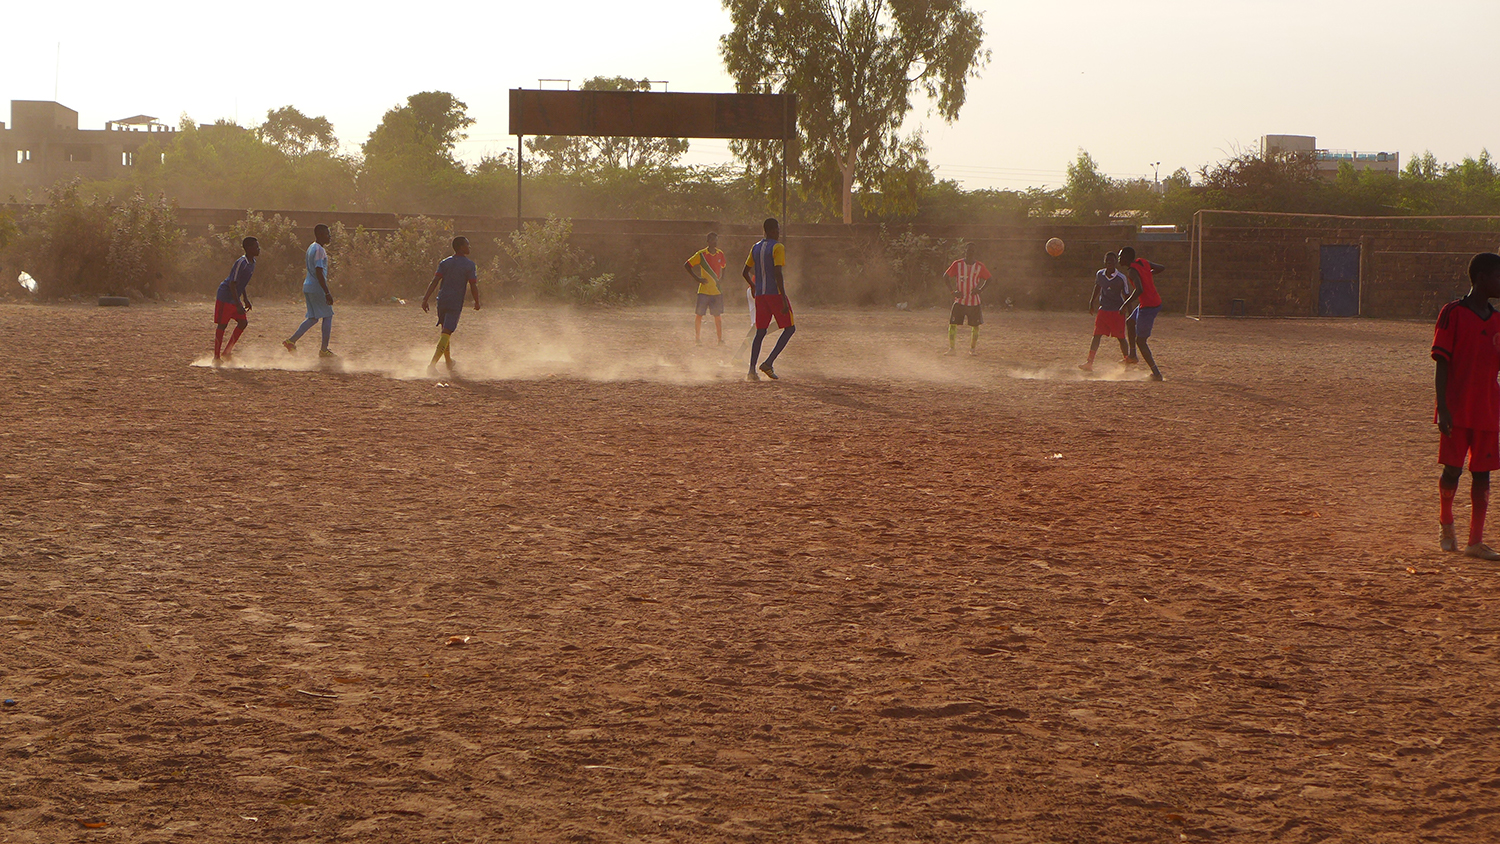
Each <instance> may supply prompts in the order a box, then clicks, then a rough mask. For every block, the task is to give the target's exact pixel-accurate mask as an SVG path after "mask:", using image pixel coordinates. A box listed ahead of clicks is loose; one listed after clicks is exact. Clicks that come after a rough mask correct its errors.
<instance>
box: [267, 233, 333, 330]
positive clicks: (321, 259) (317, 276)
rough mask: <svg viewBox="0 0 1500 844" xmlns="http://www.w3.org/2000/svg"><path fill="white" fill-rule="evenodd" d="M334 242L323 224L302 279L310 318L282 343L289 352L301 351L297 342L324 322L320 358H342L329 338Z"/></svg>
mask: <svg viewBox="0 0 1500 844" xmlns="http://www.w3.org/2000/svg"><path fill="white" fill-rule="evenodd" d="M332 242H333V235H332V234H330V233H329V231H328V227H327V226H325V225H323V224H322V223H319V224H318V225H317V226H315V227H314V228H313V242H312V245H311V246H309V247H307V258H306V262H307V276H306V277H305V278H303V279H302V295H303V296H304V297H306V299H307V319H304V320H303V321H302V325H300V326H298V327H297V333H295V334H293V335H292V336H291V337H289V338H287V339H285V340H283V341H281V345H283V346H285V347H286V350H287V351H288V352H295V351H297V341H298V340H300V339H302V335H304V334H306V333H307V329H309V328H312V327H313V325H315V324H316V323H317V322H318V320H322V321H323V347H322V348H321V349H319V350H318V357H320V358H332V357H338V355H335V354H334V353H333V352H330V351H329V350H328V338H329V337H331V336H332V335H333V293H332V291H330V290H329V289H328V249H327V248H326V247H327V246H328V244H330V243H332Z"/></svg>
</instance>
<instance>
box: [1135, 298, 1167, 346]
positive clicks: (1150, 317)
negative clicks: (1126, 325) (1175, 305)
mask: <svg viewBox="0 0 1500 844" xmlns="http://www.w3.org/2000/svg"><path fill="white" fill-rule="evenodd" d="M1159 313H1161V305H1157V306H1156V307H1154V308H1136V309H1135V314H1134V316H1135V336H1136V337H1138V338H1140V339H1142V340H1144V339H1146V338H1147V337H1150V336H1151V327H1152V326H1153V325H1156V315H1157V314H1159Z"/></svg>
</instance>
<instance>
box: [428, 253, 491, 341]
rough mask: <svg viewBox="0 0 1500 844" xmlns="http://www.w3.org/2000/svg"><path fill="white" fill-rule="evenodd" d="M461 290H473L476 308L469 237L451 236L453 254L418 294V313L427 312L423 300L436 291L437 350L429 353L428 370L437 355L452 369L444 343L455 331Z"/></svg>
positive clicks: (475, 270) (476, 278)
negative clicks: (441, 329)
mask: <svg viewBox="0 0 1500 844" xmlns="http://www.w3.org/2000/svg"><path fill="white" fill-rule="evenodd" d="M439 285H441V287H440V286H439ZM465 289H469V290H473V291H474V310H476V311H477V310H479V268H478V267H477V266H475V265H474V262H473V261H472V260H470V259H469V239H468V238H467V237H455V238H453V254H452V255H449V256H448V257H446V258H444V259H443V260H442V262H441V263H439V264H438V268H437V272H435V273H433V274H432V283H431V284H428V285H427V292H426V293H425V294H423V296H422V312H423V313H427V310H428V308H427V303H428V302H429V300H431V299H432V292H433V291H434V290H436V291H437V319H438V321H437V324H438V325H441V326H442V327H443V336H441V337H439V338H438V344H437V351H435V352H433V353H432V363H430V364H428V365H427V368H428V370H429V371H430V370H431V369H433V368H434V367H436V366H437V362H438V359H439V358H441V359H443V360H444V361H446V362H447V364H448V368H449V369H452V368H453V355H452V354H450V353H449V351H448V344H449V343H451V342H452V341H453V332H454V331H457V330H458V316H459V314H461V313H463V310H464V290H465Z"/></svg>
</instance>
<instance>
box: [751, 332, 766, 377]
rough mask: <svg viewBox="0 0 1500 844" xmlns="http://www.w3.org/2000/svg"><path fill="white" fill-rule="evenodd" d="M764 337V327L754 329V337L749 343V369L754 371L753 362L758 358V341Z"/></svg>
mask: <svg viewBox="0 0 1500 844" xmlns="http://www.w3.org/2000/svg"><path fill="white" fill-rule="evenodd" d="M764 339H766V330H765V329H764V328H757V329H755V339H754V340H753V341H751V343H750V371H751V372H752V373H753V372H755V363H756V361H758V360H760V341H762V340H764Z"/></svg>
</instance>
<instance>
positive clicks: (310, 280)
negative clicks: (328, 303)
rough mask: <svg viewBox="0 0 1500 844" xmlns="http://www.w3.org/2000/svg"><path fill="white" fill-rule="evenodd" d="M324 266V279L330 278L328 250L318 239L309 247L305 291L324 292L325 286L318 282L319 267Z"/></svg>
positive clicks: (303, 284) (303, 288)
mask: <svg viewBox="0 0 1500 844" xmlns="http://www.w3.org/2000/svg"><path fill="white" fill-rule="evenodd" d="M318 267H322V268H323V280H324V281H327V280H328V250H326V249H324V248H323V244H321V243H318V242H316V241H314V242H313V245H311V246H309V247H307V278H304V279H302V292H303V293H322V292H323V286H322V285H321V284H318V273H317V268H318Z"/></svg>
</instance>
